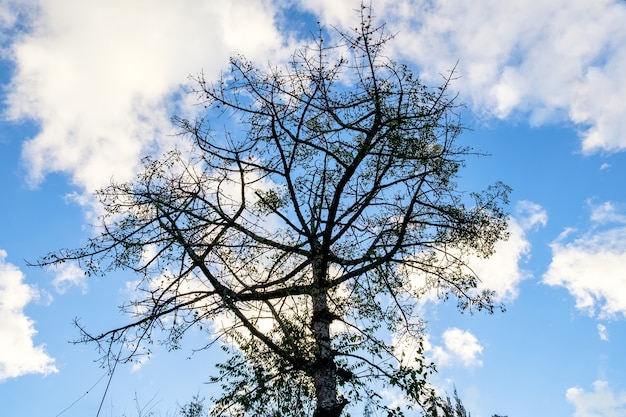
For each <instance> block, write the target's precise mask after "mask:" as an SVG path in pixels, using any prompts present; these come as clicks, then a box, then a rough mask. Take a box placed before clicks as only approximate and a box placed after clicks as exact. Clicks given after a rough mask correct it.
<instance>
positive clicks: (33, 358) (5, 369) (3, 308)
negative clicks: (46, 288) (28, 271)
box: [0, 250, 57, 382]
mask: <svg viewBox="0 0 626 417" xmlns="http://www.w3.org/2000/svg"><path fill="white" fill-rule="evenodd" d="M6 256H7V253H6V252H5V251H4V250H0V317H2V320H0V340H2V343H0V382H2V381H4V380H6V379H9V378H16V377H19V376H22V375H26V374H50V373H53V372H57V369H56V367H55V366H54V359H53V358H51V357H50V356H48V354H47V353H46V351H45V347H44V346H43V345H40V346H34V345H33V337H34V336H35V334H36V333H37V331H36V330H35V327H34V323H33V321H32V320H31V319H30V318H29V317H27V316H26V315H25V314H24V307H26V305H27V304H28V303H30V302H31V301H33V300H35V299H36V298H37V297H38V292H37V291H36V290H35V289H34V288H32V287H30V286H29V285H27V284H25V283H24V282H23V281H24V274H22V272H21V271H20V270H19V269H18V268H17V267H16V266H14V265H12V264H10V263H8V262H6Z"/></svg>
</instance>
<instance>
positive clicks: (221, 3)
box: [0, 0, 291, 190]
mask: <svg viewBox="0 0 626 417" xmlns="http://www.w3.org/2000/svg"><path fill="white" fill-rule="evenodd" d="M33 2H34V0H33ZM35 3H36V6H37V7H36V13H35V12H33V13H31V15H30V16H29V19H30V24H29V25H28V27H29V30H28V32H27V33H23V34H22V35H21V36H17V37H15V40H14V43H13V44H12V45H11V46H10V53H11V56H12V58H13V60H14V62H15V65H16V71H15V75H14V78H13V80H12V82H11V84H10V86H9V88H8V98H7V105H8V110H7V116H8V117H9V118H11V119H14V120H24V119H25V120H32V121H35V122H36V123H37V124H38V125H39V127H40V131H39V133H38V134H37V135H36V136H35V137H34V138H32V139H31V140H30V141H28V142H27V143H26V144H25V146H24V149H23V156H24V159H25V161H26V165H27V167H28V169H29V173H30V179H31V181H32V182H33V183H38V182H40V181H41V180H42V179H43V178H44V176H45V175H46V174H47V173H48V172H52V171H62V172H66V173H68V174H69V175H70V176H71V178H72V179H73V181H74V182H75V183H76V184H77V185H80V186H84V187H86V188H87V189H88V190H92V189H95V188H98V187H101V186H103V185H106V184H107V183H108V181H109V180H110V178H111V176H112V175H115V176H116V178H117V179H122V180H123V179H127V178H129V177H130V176H131V175H132V173H133V170H134V169H135V168H136V166H137V163H138V161H139V159H140V157H141V156H143V154H145V153H146V152H148V151H150V150H154V148H155V147H156V148H158V146H159V145H160V144H163V143H164V142H168V141H172V140H174V139H173V138H172V137H171V133H173V129H172V127H171V126H170V125H169V122H168V121H169V118H170V116H171V115H172V113H178V112H179V110H180V109H177V108H176V106H177V105H183V107H184V108H187V107H188V106H186V105H184V104H185V103H184V102H185V100H190V99H191V98H190V97H187V95H186V94H184V92H183V88H184V87H183V85H182V84H183V83H185V80H186V79H187V77H188V76H189V74H196V73H198V72H199V71H201V70H204V72H205V74H206V76H207V77H208V78H212V77H214V76H216V75H217V74H218V72H219V69H220V68H223V67H224V66H225V65H226V64H227V63H228V57H229V56H231V55H233V54H235V53H242V54H245V55H246V56H248V57H249V58H251V59H257V60H260V61H262V62H265V61H266V60H267V56H270V55H273V56H274V57H276V56H277V53H276V48H279V47H280V46H281V45H282V42H283V36H282V35H281V34H280V33H279V32H278V30H277V29H276V27H275V25H274V12H275V11H274V10H273V7H274V6H273V5H272V3H271V2H267V1H261V0H244V1H238V2H232V1H228V0H218V1H212V2H200V3H198V2H195V1H191V0H185V1H178V2H170V1H166V0H156V1H154V0H152V1H148V0H139V1H133V2H126V1H119V0H115V1H107V2H102V1H98V0H59V1H55V2H53V3H52V2H49V1H43V0H40V1H38V2H35ZM14 9H16V7H15V8H10V7H5V8H4V9H3V10H2V13H4V14H6V13H8V12H9V11H11V10H14ZM0 14H1V13H0ZM14 20H15V19H14ZM4 21H5V22H10V21H11V19H10V18H9V17H6V18H4ZM289 49H291V48H289ZM272 51H274V52H272ZM179 93H182V94H181V95H182V96H183V98H182V99H179V100H178V101H176V100H175V98H176V95H177V94H179ZM180 111H182V110H180Z"/></svg>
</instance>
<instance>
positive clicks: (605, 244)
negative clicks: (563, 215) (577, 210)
mask: <svg viewBox="0 0 626 417" xmlns="http://www.w3.org/2000/svg"><path fill="white" fill-rule="evenodd" d="M591 220H592V222H593V224H594V227H593V229H592V230H591V231H589V232H587V233H583V234H582V235H580V236H578V237H575V238H572V237H571V236H573V235H574V233H575V231H574V230H572V229H568V230H565V231H564V232H563V233H562V234H561V236H559V238H558V239H556V240H555V241H554V242H552V244H551V245H550V246H551V248H552V262H551V263H550V266H549V268H548V271H547V272H546V273H545V274H544V276H543V282H544V283H545V284H548V285H552V286H562V287H565V288H566V289H567V290H568V291H569V292H570V294H572V296H574V298H575V299H576V307H577V308H579V309H581V310H585V311H587V312H588V313H589V314H590V315H592V316H596V315H597V316H598V317H600V318H605V317H615V316H617V315H620V314H621V315H622V316H624V317H626V272H624V268H623V265H624V264H626V227H625V226H623V224H625V223H626V215H624V214H623V213H622V212H620V209H619V205H617V204H615V203H612V202H605V203H602V204H599V205H596V206H592V207H591ZM599 226H606V227H608V228H605V229H599V228H598V227H599ZM611 227H612V228H611Z"/></svg>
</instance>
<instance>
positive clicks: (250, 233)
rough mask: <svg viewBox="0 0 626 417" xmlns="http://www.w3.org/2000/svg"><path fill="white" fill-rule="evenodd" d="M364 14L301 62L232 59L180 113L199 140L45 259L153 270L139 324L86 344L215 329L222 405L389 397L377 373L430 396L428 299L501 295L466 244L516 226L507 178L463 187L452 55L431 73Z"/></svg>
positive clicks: (132, 345) (146, 340)
mask: <svg viewBox="0 0 626 417" xmlns="http://www.w3.org/2000/svg"><path fill="white" fill-rule="evenodd" d="M360 16H361V19H360V23H359V24H358V25H357V27H356V28H352V29H349V30H339V29H337V30H336V33H335V35H333V36H331V33H330V32H331V31H329V30H326V29H324V28H320V33H319V37H318V38H317V39H315V40H314V41H313V42H312V43H311V44H309V45H307V46H306V47H303V48H301V49H299V50H298V51H296V52H295V53H294V55H293V57H292V59H291V62H290V63H289V65H287V66H284V67H273V68H270V69H262V68H260V67H258V66H256V65H254V64H253V63H251V62H249V61H247V60H246V59H245V58H243V57H235V58H233V59H232V60H231V61H230V66H229V68H228V69H227V70H226V71H225V72H224V73H223V75H222V76H221V78H220V79H219V80H218V81H216V82H211V81H210V80H206V79H205V77H204V76H203V75H202V74H200V75H198V76H197V77H195V78H194V79H195V85H196V90H195V93H197V94H198V97H199V99H200V104H202V105H203V106H204V107H206V110H204V112H203V113H202V114H201V115H200V116H199V117H198V118H197V119H195V120H186V119H183V118H175V119H174V120H175V122H176V123H177V125H178V126H179V128H180V130H181V135H183V136H184V137H185V138H187V139H190V140H191V141H192V142H193V144H194V148H193V151H192V152H184V151H180V150H172V151H171V152H168V153H167V154H165V155H162V156H160V157H152V158H146V159H145V161H144V167H143V170H142V172H141V173H140V174H139V175H138V176H137V178H136V180H134V181H132V182H128V183H112V184H111V185H110V186H109V187H107V188H105V189H103V190H101V191H99V192H98V193H97V196H98V198H99V200H100V202H101V203H102V205H103V206H104V208H105V210H106V212H105V214H104V215H103V216H102V219H101V220H102V222H101V226H100V228H99V233H98V234H97V235H96V236H95V237H94V238H92V239H91V240H90V241H89V242H88V243H87V244H86V245H85V246H84V247H82V248H79V249H75V250H61V251H58V252H55V253H51V254H50V255H48V256H46V257H44V258H43V259H42V260H41V261H40V263H41V264H50V263H59V262H65V261H72V260H74V261H78V262H79V264H80V265H81V267H83V268H84V269H85V270H86V271H87V273H88V274H101V275H107V274H109V273H111V272H112V271H114V270H120V269H122V270H131V271H134V272H135V273H137V274H138V276H139V277H140V280H139V281H138V284H137V288H136V298H135V299H132V300H130V301H129V302H128V303H127V304H125V305H124V306H123V309H124V311H126V312H128V313H130V314H131V316H132V318H131V319H130V321H129V322H128V324H127V325H124V326H122V327H118V328H114V329H109V330H106V331H104V332H102V333H92V332H91V331H88V330H87V329H85V328H84V327H82V325H81V327H80V328H81V331H82V332H83V333H82V334H83V338H82V341H86V342H95V343H97V344H98V346H100V347H101V348H102V349H103V350H104V353H105V356H106V357H108V358H110V359H112V360H118V361H128V360H134V359H135V358H136V356H137V355H140V354H142V353H146V352H147V351H146V350H143V349H149V345H150V343H152V342H153V341H160V342H162V343H165V344H166V345H167V346H169V347H171V348H178V347H179V346H180V343H181V340H182V338H183V336H184V334H185V333H186V332H187V331H188V330H189V329H191V328H196V327H204V328H206V329H207V330H208V331H209V332H210V333H211V335H212V336H213V337H214V339H215V340H219V344H220V346H221V347H222V348H223V349H224V350H226V351H227V352H228V353H229V359H228V360H227V361H226V362H225V363H221V364H219V365H218V369H219V374H218V375H215V376H214V378H213V381H214V382H216V383H218V384H219V385H220V386H221V388H222V394H223V395H222V396H221V397H219V398H216V399H215V405H214V407H213V408H212V410H211V412H212V413H213V414H214V415H224V416H243V415H254V416H311V415H312V416H316V417H322V416H324V417H333V416H335V417H339V416H340V415H342V414H345V407H346V405H347V404H355V403H358V402H359V401H362V400H363V399H364V398H366V397H368V398H371V399H372V401H374V406H376V407H383V408H384V407H385V402H384V401H382V400H381V398H380V396H377V395H375V393H374V392H373V390H372V387H373V386H375V385H376V384H382V385H385V386H389V387H394V388H396V389H399V390H401V392H402V393H403V394H404V396H405V397H406V398H407V399H408V400H409V401H410V402H411V403H413V404H416V405H417V404H419V405H423V404H424V403H425V402H426V401H427V400H428V398H430V394H429V392H428V386H427V383H426V376H427V374H429V373H430V372H432V371H433V369H434V368H433V365H432V364H430V363H429V362H428V361H426V360H425V358H424V356H423V355H422V348H421V346H422V345H421V341H422V335H423V326H424V323H423V321H422V320H421V319H420V317H419V316H418V314H417V312H416V308H415V307H416V304H417V303H418V302H419V300H420V298H421V297H423V296H424V294H426V293H430V292H432V291H435V292H436V293H437V294H438V295H439V296H440V297H442V298H448V297H452V298H454V299H455V300H457V302H458V305H459V308H461V309H477V310H480V309H486V310H487V311H492V310H493V309H494V308H497V307H498V306H497V305H494V302H493V297H492V296H493V294H492V293H491V292H490V291H488V290H479V289H477V287H478V283H479V278H478V277H477V276H476V275H475V274H474V273H473V271H472V270H471V268H470V267H469V265H467V259H468V257H469V256H482V257H487V256H489V255H491V254H492V252H493V249H494V244H495V242H497V241H498V240H501V239H504V238H506V228H507V223H506V213H505V212H504V210H503V206H504V205H505V204H506V202H507V194H508V191H509V190H508V188H507V187H506V186H504V185H502V184H500V183H495V184H494V185H493V186H491V187H489V188H488V189H486V190H485V191H482V192H473V193H470V192H467V191H464V190H461V189H459V187H458V185H457V183H456V178H457V176H458V173H459V170H460V169H461V168H462V167H463V165H464V163H465V160H466V158H467V157H468V156H471V155H472V153H473V151H472V150H471V149H468V148H465V147H461V146H459V145H457V143H456V138H457V137H458V135H459V134H460V133H461V132H462V130H463V128H462V126H461V124H460V121H459V116H458V112H457V110H458V107H457V104H456V103H455V97H454V96H450V95H449V92H448V87H449V83H450V82H451V81H452V78H453V72H451V73H450V75H449V76H448V77H445V78H444V79H443V80H442V84H441V85H439V86H437V87H436V88H429V87H427V86H425V85H424V84H422V83H421V81H420V80H419V79H418V78H417V77H416V76H415V75H414V74H413V73H412V71H411V70H410V69H409V68H408V67H406V66H404V65H401V64H399V63H396V62H394V61H393V60H391V59H389V58H387V57H386V56H385V54H384V47H385V45H386V43H387V42H389V41H390V40H391V39H392V37H391V36H388V35H387V33H386V32H385V30H384V26H377V25H375V24H374V22H373V21H372V18H371V10H370V9H369V8H367V7H363V8H362V9H361V14H360ZM331 39H339V40H338V41H333V42H330V40H331ZM220 126H221V127H220ZM398 340H404V341H406V340H410V341H411V343H412V346H413V350H414V351H413V352H412V353H411V352H409V351H406V352H405V351H403V350H402V349H401V348H400V347H399V346H400V345H399V344H398V343H396V341H398ZM120 345H121V348H123V350H122V353H121V355H118V349H117V348H116V347H119V346H120ZM388 412H389V413H390V415H395V414H396V413H399V412H400V411H398V410H388Z"/></svg>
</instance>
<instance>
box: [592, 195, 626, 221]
mask: <svg viewBox="0 0 626 417" xmlns="http://www.w3.org/2000/svg"><path fill="white" fill-rule="evenodd" d="M589 204H590V205H591V206H592V207H591V221H593V222H595V223H599V224H607V223H621V224H626V214H624V211H625V210H621V212H620V209H619V207H618V206H617V205H616V204H615V203H612V202H610V201H606V202H604V203H602V204H600V205H598V206H593V205H592V203H591V202H589Z"/></svg>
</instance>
